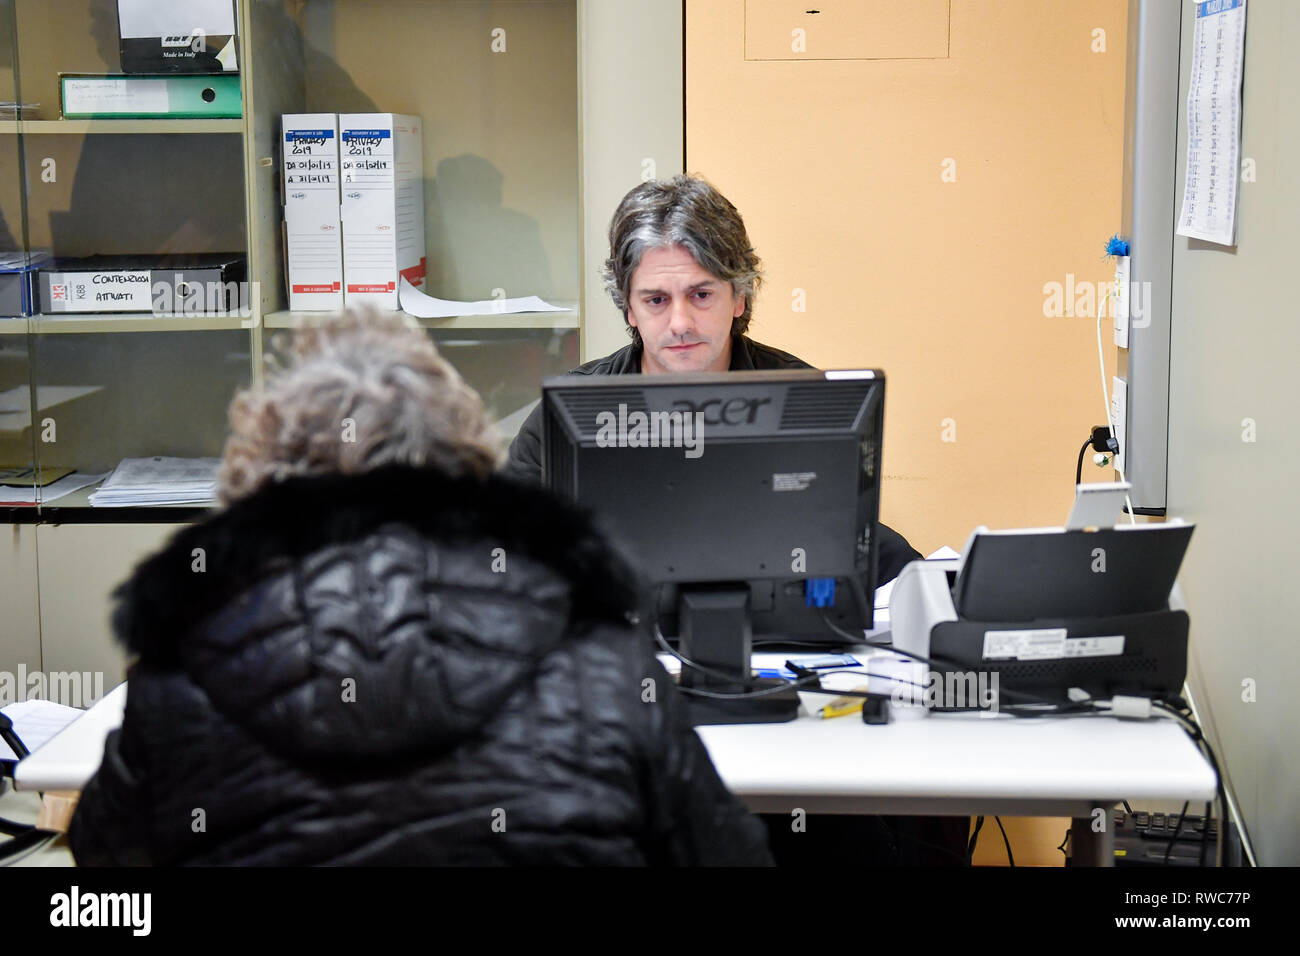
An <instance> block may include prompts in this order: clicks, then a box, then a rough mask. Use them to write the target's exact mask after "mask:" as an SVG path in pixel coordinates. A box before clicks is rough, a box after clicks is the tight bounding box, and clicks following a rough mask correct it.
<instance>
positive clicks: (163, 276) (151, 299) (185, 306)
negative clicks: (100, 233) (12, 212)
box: [38, 252, 251, 315]
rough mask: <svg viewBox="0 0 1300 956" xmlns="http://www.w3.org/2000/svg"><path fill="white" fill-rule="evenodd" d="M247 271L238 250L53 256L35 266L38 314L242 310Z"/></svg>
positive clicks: (224, 312)
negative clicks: (38, 266) (133, 254)
mask: <svg viewBox="0 0 1300 956" xmlns="http://www.w3.org/2000/svg"><path fill="white" fill-rule="evenodd" d="M247 274H248V267H247V262H246V260H245V258H244V256H243V254H242V253H229V252H214V253H203V254H196V255H188V256H186V255H174V256H88V257H86V258H84V259H55V260H54V261H53V262H52V263H51V264H50V265H49V266H47V267H46V268H43V269H41V271H40V280H39V283H38V285H39V287H40V302H41V313H42V314H44V315H63V314H78V313H80V314H85V313H93V312H134V313H141V314H160V315H161V314H166V315H234V314H241V315H242V314H244V313H245V312H246V311H248V306H249V304H250V303H249V299H250V298H251V297H250V296H249V294H248V291H247V289H248V286H247V283H246V282H245V279H246V278H247Z"/></svg>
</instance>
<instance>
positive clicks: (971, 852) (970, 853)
mask: <svg viewBox="0 0 1300 956" xmlns="http://www.w3.org/2000/svg"><path fill="white" fill-rule="evenodd" d="M983 829H984V818H983V817H976V818H975V829H974V830H973V831H971V835H970V842H969V843H967V844H966V865H967V866H970V865H971V864H972V861H973V860H974V859H975V844H976V843H978V842H979V838H980V831H981V830H983Z"/></svg>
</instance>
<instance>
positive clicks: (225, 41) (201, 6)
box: [117, 0, 239, 73]
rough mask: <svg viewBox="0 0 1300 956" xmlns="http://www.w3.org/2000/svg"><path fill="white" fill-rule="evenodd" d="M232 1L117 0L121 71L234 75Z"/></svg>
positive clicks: (236, 62)
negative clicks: (160, 0)
mask: <svg viewBox="0 0 1300 956" xmlns="http://www.w3.org/2000/svg"><path fill="white" fill-rule="evenodd" d="M237 22H238V13H237V10H236V3H235V0H162V2H159V0H117V35H118V39H119V41H120V48H121V54H122V72H123V73H237V72H239V56H238V53H237V46H238V43H237V39H236V35H237V33H238V28H237V27H236V25H235V24H236V23H237Z"/></svg>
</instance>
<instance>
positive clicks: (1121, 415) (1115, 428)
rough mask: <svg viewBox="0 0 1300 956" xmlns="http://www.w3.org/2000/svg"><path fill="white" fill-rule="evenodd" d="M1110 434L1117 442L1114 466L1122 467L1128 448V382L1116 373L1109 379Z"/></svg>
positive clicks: (1120, 468) (1118, 469) (1120, 469)
mask: <svg viewBox="0 0 1300 956" xmlns="http://www.w3.org/2000/svg"><path fill="white" fill-rule="evenodd" d="M1110 421H1111V434H1112V435H1114V436H1115V441H1117V442H1119V451H1118V452H1116V454H1115V468H1116V470H1117V471H1123V469H1124V453H1125V452H1126V451H1127V450H1128V382H1127V381H1126V380H1125V379H1122V378H1120V377H1119V376H1118V375H1116V376H1115V377H1114V378H1112V379H1111V380H1110Z"/></svg>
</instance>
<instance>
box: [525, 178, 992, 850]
mask: <svg viewBox="0 0 1300 956" xmlns="http://www.w3.org/2000/svg"><path fill="white" fill-rule="evenodd" d="M759 266H760V263H759V259H758V256H757V255H756V254H755V252H754V248H753V246H752V245H751V244H750V241H749V235H748V233H746V231H745V223H744V220H743V219H742V218H741V216H740V212H739V210H737V209H736V207H735V206H734V205H732V204H731V202H730V201H729V200H728V199H727V198H726V197H725V196H723V195H722V194H721V193H720V192H718V190H717V189H715V188H714V187H713V186H711V185H710V184H709V183H707V182H705V181H703V180H701V179H698V178H695V177H691V176H675V177H673V178H672V179H670V180H663V181H658V180H652V181H650V182H646V183H642V184H641V185H639V186H636V187H635V188H633V189H632V190H631V191H630V192H629V193H628V194H627V195H626V196H624V197H623V201H622V202H621V203H619V206H618V209H616V210H615V211H614V216H613V219H612V220H611V221H610V225H609V258H608V259H606V260H605V271H604V275H605V287H606V289H607V290H608V291H609V294H610V297H611V298H612V299H613V300H614V305H615V306H617V307H618V308H619V310H621V311H622V313H623V319H624V321H626V322H627V326H628V331H629V332H630V334H631V336H632V342H631V344H629V345H626V346H624V347H623V348H621V349H619V350H618V351H617V352H615V353H614V354H613V355H609V356H606V357H605V358H602V359H596V360H595V361H592V362H588V363H586V364H585V365H582V366H580V367H578V368H576V369H574V370H573V372H572V373H571V374H577V375H636V374H644V375H658V374H661V373H665V372H725V371H733V372H735V371H753V370H757V369H797V368H811V367H812V366H810V365H809V364H808V363H807V362H804V361H803V360H802V359H799V358H796V357H795V356H793V355H791V354H789V353H788V352H782V351H781V350H780V349H774V348H772V347H770V346H767V345H761V344H760V343H758V342H755V341H754V340H753V339H751V338H749V337H748V336H747V335H746V334H745V333H746V332H747V331H748V329H749V323H750V319H751V318H752V317H753V311H754V295H755V293H756V292H757V290H758V287H759V284H760V282H761V273H760V271H759ZM541 436H542V408H541V406H540V405H538V407H537V408H535V409H534V410H533V412H532V414H530V415H529V416H528V419H527V420H526V421H525V422H524V424H523V427H522V428H521V429H520V430H519V435H518V436H517V437H516V438H515V440H514V442H513V443H511V445H510V453H509V460H508V462H507V464H506V466H505V471H506V473H507V474H509V475H511V476H513V477H515V478H519V479H523V480H526V481H540V480H541V477H542V460H541V447H542V438H541ZM720 506H723V507H725V503H720ZM878 528H879V531H878V535H879V538H880V557H879V566H878V567H879V571H878V574H879V580H878V582H877V583H879V584H883V583H885V582H887V581H891V580H893V579H894V578H896V577H898V574H899V572H900V571H902V569H903V567H904V565H906V564H908V562H911V561H918V560H920V558H921V555H920V554H919V553H918V552H917V551H916V550H915V549H914V548H913V547H912V546H911V545H910V544H908V543H907V541H906V539H904V537H903V536H902V535H901V534H899V533H898V532H897V531H894V530H893V529H892V528H888V527H886V526H885V525H883V524H880V525H878ZM760 818H761V819H763V821H764V823H765V824H766V825H767V827H768V833H769V839H770V842H771V846H772V850H773V853H774V855H775V856H776V860H777V862H778V863H783V862H784V863H815V864H820V863H822V862H825V860H826V859H829V858H830V857H832V856H834V855H835V854H836V853H837V852H839V851H840V850H842V848H843V847H844V846H846V845H852V846H854V847H855V852H857V853H858V854H859V857H858V858H859V859H867V860H872V861H873V862H908V863H951V862H954V860H955V861H961V860H962V859H963V858H964V849H965V842H966V822H965V820H964V818H950V819H943V820H940V819H933V820H931V819H926V818H919V819H911V820H907V819H899V818H892V817H868V818H860V817H859V818H851V817H840V818H820V819H818V820H817V821H816V822H815V823H814V824H810V826H809V832H810V833H812V834H815V835H814V836H813V838H812V839H808V840H805V839H800V838H799V837H797V836H793V835H792V833H791V829H790V818H789V817H785V816H781V815H760Z"/></svg>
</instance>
